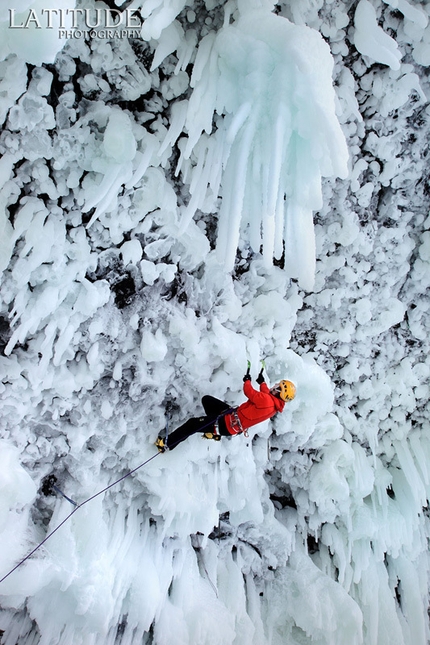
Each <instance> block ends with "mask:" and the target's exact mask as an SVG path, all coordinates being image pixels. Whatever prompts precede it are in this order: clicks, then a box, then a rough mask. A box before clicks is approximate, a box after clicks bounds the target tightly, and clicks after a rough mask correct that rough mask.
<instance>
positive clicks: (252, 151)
mask: <svg viewBox="0 0 430 645" xmlns="http://www.w3.org/2000/svg"><path fill="white" fill-rule="evenodd" d="M332 67H333V64H332V58H331V55H330V51H329V49H328V47H327V45H326V44H325V43H324V41H323V39H322V38H321V36H320V34H318V32H316V31H314V30H312V29H309V28H308V27H305V26H299V25H295V24H293V23H291V22H289V21H288V20H286V19H285V18H281V17H279V16H275V15H274V14H273V13H270V12H268V11H267V10H264V9H258V8H253V7H252V6H247V5H243V7H242V8H241V9H240V14H239V17H238V19H237V20H235V21H234V22H232V23H231V24H229V19H228V15H227V16H226V20H225V24H224V26H223V28H222V29H221V30H219V31H218V32H217V33H216V34H214V33H213V32H212V33H210V34H208V35H207V36H206V37H205V38H204V39H203V40H202V42H201V44H200V45H199V49H198V52H197V56H196V62H195V66H194V69H193V74H192V77H191V85H192V87H193V88H194V89H193V93H192V95H191V97H190V99H189V102H188V104H187V105H184V106H183V108H182V109H181V111H180V112H179V110H178V116H177V117H176V121H179V123H177V122H176V121H175V123H174V124H172V127H171V130H170V131H169V133H168V135H167V142H169V143H171V142H173V141H174V140H175V138H176V137H177V133H178V132H179V131H181V130H184V132H185V133H186V134H187V138H184V137H182V138H180V139H179V141H178V146H179V147H180V150H181V156H180V159H179V162H178V168H177V172H179V171H180V172H182V173H183V174H184V175H185V176H186V177H189V178H190V179H189V181H190V193H191V199H190V201H189V203H188V205H187V207H186V208H185V209H183V212H182V215H181V225H182V227H186V225H187V224H188V222H189V221H190V220H191V219H192V218H193V216H194V215H195V213H196V211H197V210H201V211H203V212H213V211H214V209H215V208H216V203H217V198H218V196H219V195H221V197H222V202H221V207H220V210H219V233H218V240H217V249H218V257H219V258H220V260H221V261H222V262H223V264H224V265H225V267H226V269H227V270H231V269H232V268H233V266H234V262H235V257H236V250H237V248H238V246H239V239H240V237H241V236H242V237H243V236H245V237H248V238H249V240H250V244H251V248H252V249H253V250H254V251H255V252H259V251H260V247H262V248H263V257H264V258H265V262H266V264H268V265H270V264H271V263H272V259H273V258H276V259H278V260H279V259H280V258H281V257H282V255H283V253H284V250H285V257H286V262H285V268H286V271H287V272H288V274H289V275H290V276H291V277H295V278H298V279H299V282H300V284H301V285H302V286H303V287H304V288H305V289H311V288H312V286H313V280H314V272H315V250H314V237H313V219H312V218H313V213H314V212H315V211H316V210H318V209H319V208H320V207H321V203H322V202H321V199H322V198H321V178H322V176H340V177H346V175H347V160H348V154H347V149H346V145H345V139H344V136H343V134H342V131H341V129H340V126H339V123H338V120H337V117H336V113H335V95H334V91H333V87H332ZM175 116H176V115H175ZM213 128H214V131H213ZM208 135H211V136H208Z"/></svg>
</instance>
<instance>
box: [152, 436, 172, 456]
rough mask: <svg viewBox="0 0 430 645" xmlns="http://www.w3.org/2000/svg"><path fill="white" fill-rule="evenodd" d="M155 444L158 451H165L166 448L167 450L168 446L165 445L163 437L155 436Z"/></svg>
mask: <svg viewBox="0 0 430 645" xmlns="http://www.w3.org/2000/svg"><path fill="white" fill-rule="evenodd" d="M155 445H156V446H157V448H158V452H166V450H169V448H168V446H166V443H165V441H164V439H163V437H157V440H156V442H155Z"/></svg>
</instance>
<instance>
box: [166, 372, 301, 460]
mask: <svg viewBox="0 0 430 645" xmlns="http://www.w3.org/2000/svg"><path fill="white" fill-rule="evenodd" d="M263 369H264V368H262V369H261V371H260V373H259V375H258V377H257V383H258V384H259V385H260V391H257V390H255V389H254V388H253V387H252V385H251V376H250V373H249V367H248V370H247V372H246V374H245V376H244V377H243V392H244V394H245V396H246V397H247V399H248V400H247V401H246V402H245V403H242V404H241V405H239V407H236V408H232V407H230V406H229V405H228V404H227V403H225V402H224V401H220V400H219V399H216V398H215V397H213V396H204V397H203V398H202V405H203V408H204V410H205V413H206V414H205V416H202V417H196V418H192V419H188V421H186V422H185V423H184V424H183V425H181V426H180V427H179V428H177V429H176V430H174V431H173V432H172V433H171V434H169V436H168V437H167V438H166V437H163V436H161V435H160V436H159V437H158V438H157V441H156V442H155V445H156V446H157V448H158V450H159V452H164V451H165V450H172V449H173V448H175V447H176V446H177V445H178V444H179V443H181V441H184V440H185V439H188V437H190V436H191V435H193V434H195V433H196V432H202V433H203V435H204V436H205V437H206V438H207V439H215V440H218V441H219V440H220V439H221V437H222V436H224V437H231V436H234V435H237V434H242V433H243V434H244V435H245V437H247V436H248V432H247V430H248V428H250V427H251V426H254V425H256V424H257V423H261V422H262V421H266V419H270V418H271V417H273V416H274V415H275V414H276V413H277V412H282V411H283V409H284V407H285V403H286V401H292V399H294V397H295V395H296V386H295V385H294V383H292V382H291V381H286V380H283V381H280V382H279V383H277V384H276V385H274V386H273V387H271V388H270V389H269V387H268V386H267V384H266V382H265V380H264V376H263Z"/></svg>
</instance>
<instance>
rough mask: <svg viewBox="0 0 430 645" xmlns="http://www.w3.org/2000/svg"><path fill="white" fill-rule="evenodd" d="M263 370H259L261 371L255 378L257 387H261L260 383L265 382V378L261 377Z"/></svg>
mask: <svg viewBox="0 0 430 645" xmlns="http://www.w3.org/2000/svg"><path fill="white" fill-rule="evenodd" d="M263 369H264V368H261V370H260V374H259V375H258V376H257V383H258V385H261V384H262V383H264V381H265V378H264V376H263Z"/></svg>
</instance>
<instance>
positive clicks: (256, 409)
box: [225, 381, 285, 434]
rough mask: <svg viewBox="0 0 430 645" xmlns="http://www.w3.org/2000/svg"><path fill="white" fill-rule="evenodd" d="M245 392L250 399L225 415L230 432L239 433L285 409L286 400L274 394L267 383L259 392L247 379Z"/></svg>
mask: <svg viewBox="0 0 430 645" xmlns="http://www.w3.org/2000/svg"><path fill="white" fill-rule="evenodd" d="M243 393H244V394H245V396H246V397H247V399H248V401H246V402H245V403H242V405H239V407H238V408H237V410H236V411H235V413H231V414H227V415H226V416H225V424H226V426H227V430H228V431H229V433H230V434H239V433H240V432H242V431H243V430H246V429H247V428H250V427H251V426H255V425H256V424H257V423H261V422H262V421H266V419H270V418H271V417H273V416H274V415H275V414H276V413H277V412H282V410H283V409H284V406H285V401H282V399H279V398H278V397H277V396H273V394H271V393H270V390H269V388H268V387H267V385H266V383H262V384H261V385H260V391H259V392H257V390H254V388H253V387H252V385H251V381H245V383H244V384H243ZM237 419H238V420H239V423H238V422H237Z"/></svg>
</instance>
